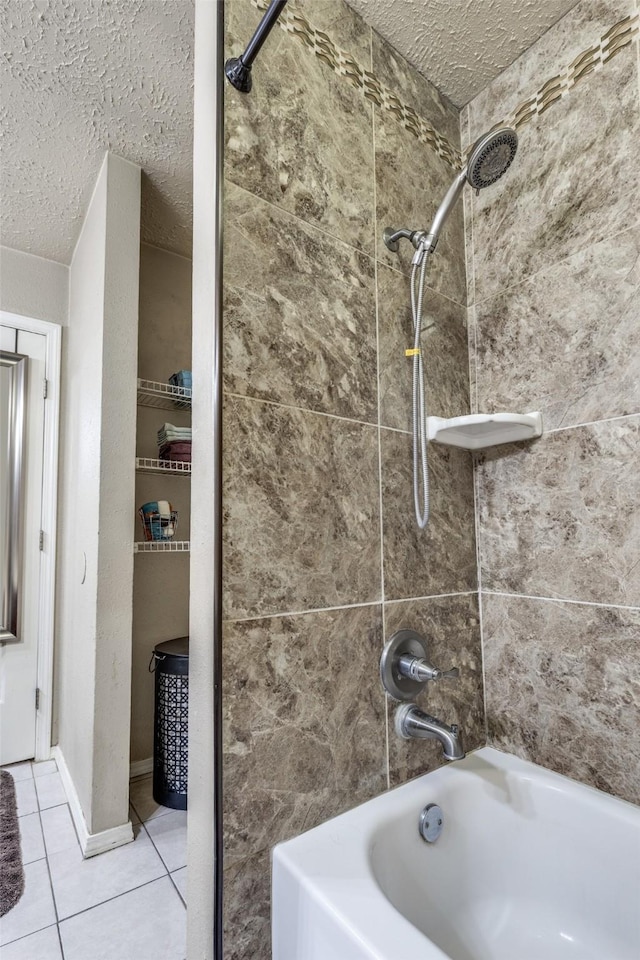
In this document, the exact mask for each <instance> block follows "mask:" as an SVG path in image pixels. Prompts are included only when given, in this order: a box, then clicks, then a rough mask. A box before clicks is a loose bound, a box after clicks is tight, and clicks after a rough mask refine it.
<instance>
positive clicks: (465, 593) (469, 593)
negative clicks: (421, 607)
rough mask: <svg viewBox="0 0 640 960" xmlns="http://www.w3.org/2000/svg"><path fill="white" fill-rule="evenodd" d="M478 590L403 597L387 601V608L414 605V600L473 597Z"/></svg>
mask: <svg viewBox="0 0 640 960" xmlns="http://www.w3.org/2000/svg"><path fill="white" fill-rule="evenodd" d="M474 593H478V591H477V590H458V591H455V592H453V593H430V594H427V595H426V596H423V597H401V598H400V599H399V600H385V604H386V606H390V605H391V604H392V603H412V602H413V601H414V600H442V599H443V598H444V597H471V596H473V594H474Z"/></svg>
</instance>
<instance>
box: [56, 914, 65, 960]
mask: <svg viewBox="0 0 640 960" xmlns="http://www.w3.org/2000/svg"><path fill="white" fill-rule="evenodd" d="M56 931H57V933H58V942H59V944H60V957H61V958H62V960H65V956H64V946H63V945H62V934H61V933H60V924H59V923H56Z"/></svg>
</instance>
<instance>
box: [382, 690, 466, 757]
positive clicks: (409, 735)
mask: <svg viewBox="0 0 640 960" xmlns="http://www.w3.org/2000/svg"><path fill="white" fill-rule="evenodd" d="M395 727H396V733H397V734H398V736H399V737H402V739H403V740H412V739H413V738H414V737H416V738H417V739H420V740H439V741H440V743H441V744H442V751H443V756H444V758H445V760H462V758H463V757H464V750H463V749H462V734H461V732H460V730H459V729H458V727H457V725H456V724H455V723H453V724H452V725H451V726H450V727H449V726H447V724H446V723H442V721H441V720H438V719H436V717H430V716H429V714H428V713H423V711H422V710H420V709H419V707H417V706H416V705H415V703H403V704H402V706H400V707H398V709H397V710H396V714H395Z"/></svg>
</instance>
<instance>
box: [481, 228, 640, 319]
mask: <svg viewBox="0 0 640 960" xmlns="http://www.w3.org/2000/svg"><path fill="white" fill-rule="evenodd" d="M639 226H640V221H636V222H635V223H632V224H631V225H630V226H628V227H625V228H624V230H619V231H618V232H617V233H612V234H611V235H608V236H606V237H601V238H600V239H599V240H596V241H595V243H594V242H593V241H591V242H589V243H585V245H584V246H583V247H578V248H577V249H576V250H573V251H572V252H571V253H569V254H567V256H566V257H560V258H558V259H556V260H553V261H552V262H550V263H547V264H545V265H544V266H542V267H540V269H539V270H536V271H535V272H534V273H530V274H529V275H528V276H527V277H523V278H522V280H518V281H516V282H515V283H511V284H508V285H506V286H498V288H497V289H496V290H495V291H494V292H493V293H490V294H488V296H486V297H482V298H481V299H478V298H477V296H476V293H475V269H474V304H481V303H486V301H487V300H493V299H494V298H495V297H499V296H504V294H506V293H510V292H511V291H512V290H515V289H516V288H517V287H522V286H523V285H524V284H525V283H531V282H532V281H533V280H535V278H536V277H538V276H539V274H541V273H543V272H544V271H545V270H550V269H551V268H552V267H553V268H555V267H557V266H558V265H559V264H561V263H566V262H567V260H572V259H573V258H574V257H576V256H578V255H579V254H581V253H584V252H585V251H586V250H593V249H594V247H596V246H599V245H600V244H602V243H607V242H608V241H610V240H616V239H617V238H618V237H622V236H624V234H625V233H632V232H633V231H635V230H637V229H638V227H639ZM473 260H474V264H475V247H474V258H473Z"/></svg>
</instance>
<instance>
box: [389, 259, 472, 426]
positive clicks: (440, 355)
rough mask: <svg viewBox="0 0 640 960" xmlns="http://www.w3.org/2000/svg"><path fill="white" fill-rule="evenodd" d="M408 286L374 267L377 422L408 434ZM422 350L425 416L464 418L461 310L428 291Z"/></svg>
mask: <svg viewBox="0 0 640 960" xmlns="http://www.w3.org/2000/svg"><path fill="white" fill-rule="evenodd" d="M410 296H411V295H410V284H409V280H408V278H407V277H406V276H404V275H403V274H400V273H398V272H397V271H396V270H390V269H388V268H387V267H384V266H383V265H382V264H380V265H379V266H378V342H379V354H380V421H381V423H382V424H384V425H385V426H388V427H394V428H396V429H398V430H411V406H412V369H413V361H412V359H411V358H409V357H406V356H405V350H406V349H407V348H408V347H412V346H413V323H412V319H411V299H410ZM422 350H423V358H424V364H425V388H426V389H425V398H426V405H427V410H428V412H429V413H430V414H433V415H434V416H438V417H458V416H462V414H464V413H468V412H469V370H468V345H467V329H466V308H465V307H463V306H461V305H460V304H458V303H454V302H453V301H452V300H448V299H447V298H446V297H443V296H441V295H440V294H438V293H436V292H435V291H434V290H431V289H429V288H427V289H426V290H425V297H424V310H423V324H422Z"/></svg>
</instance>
